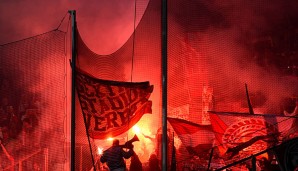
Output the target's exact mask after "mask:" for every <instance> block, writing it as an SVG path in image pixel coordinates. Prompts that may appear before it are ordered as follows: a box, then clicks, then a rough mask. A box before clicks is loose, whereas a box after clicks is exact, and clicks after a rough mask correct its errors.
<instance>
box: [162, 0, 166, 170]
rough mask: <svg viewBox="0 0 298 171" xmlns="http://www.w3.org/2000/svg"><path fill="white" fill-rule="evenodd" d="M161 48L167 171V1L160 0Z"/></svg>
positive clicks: (163, 141)
mask: <svg viewBox="0 0 298 171" xmlns="http://www.w3.org/2000/svg"><path fill="white" fill-rule="evenodd" d="M161 8H162V9H161V34H162V37H161V46H162V47H161V48H162V52H161V53H162V61H161V62H162V170H163V171H166V170H167V157H168V143H167V142H168V139H167V138H168V136H167V96H168V92H167V81H168V78H167V70H168V61H167V57H168V56H167V55H168V54H167V48H168V44H167V41H168V40H167V36H168V33H167V29H168V25H167V24H168V23H167V0H162V5H161Z"/></svg>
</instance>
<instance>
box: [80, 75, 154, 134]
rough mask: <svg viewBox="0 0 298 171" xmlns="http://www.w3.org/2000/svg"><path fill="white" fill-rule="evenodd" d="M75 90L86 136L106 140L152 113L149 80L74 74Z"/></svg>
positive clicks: (151, 87)
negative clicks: (113, 79) (125, 79)
mask: <svg viewBox="0 0 298 171" xmlns="http://www.w3.org/2000/svg"><path fill="white" fill-rule="evenodd" d="M76 89H77V93H78V97H79V101H80V105H81V108H82V113H83V115H84V118H85V121H86V122H85V124H86V128H87V129H88V133H89V136H90V137H91V138H94V139H106V138H108V137H114V136H117V135H120V134H122V133H124V132H126V131H128V130H129V129H130V128H131V127H132V126H133V125H135V124H136V123H137V122H138V121H139V120H140V119H141V117H142V116H143V114H145V113H151V112H152V110H151V106H152V102H151V101H149V100H148V99H149V97H150V95H151V93H152V91H153V86H152V85H150V84H149V82H137V83H132V82H118V81H108V80H101V79H98V78H94V77H92V76H90V75H88V74H86V73H83V71H80V70H78V71H77V74H76Z"/></svg>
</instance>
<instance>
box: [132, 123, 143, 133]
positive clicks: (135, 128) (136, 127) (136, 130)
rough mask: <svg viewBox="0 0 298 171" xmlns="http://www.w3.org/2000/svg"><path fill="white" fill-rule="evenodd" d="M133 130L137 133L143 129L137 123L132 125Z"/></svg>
mask: <svg viewBox="0 0 298 171" xmlns="http://www.w3.org/2000/svg"><path fill="white" fill-rule="evenodd" d="M132 130H133V132H134V133H135V134H140V132H141V129H140V128H139V127H138V126H137V125H134V126H133V127H132Z"/></svg>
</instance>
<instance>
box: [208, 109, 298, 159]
mask: <svg viewBox="0 0 298 171" xmlns="http://www.w3.org/2000/svg"><path fill="white" fill-rule="evenodd" d="M209 113H210V121H211V125H212V128H213V131H214V134H215V137H216V140H217V141H216V142H218V144H216V145H217V147H218V149H219V150H220V152H221V156H222V157H225V158H226V159H227V160H226V162H227V163H229V162H234V161H236V160H239V159H243V158H246V157H249V156H251V155H253V154H258V153H261V152H262V151H265V150H266V149H268V148H271V147H273V146H275V145H279V144H281V143H282V142H285V141H288V140H290V139H292V138H293V135H294V134H293V131H292V130H293V129H296V125H297V123H296V122H297V118H296V117H289V116H282V115H273V114H272V115H269V114H266V115H259V114H253V115H252V114H248V113H247V114H245V113H223V112H221V113H219V112H209Z"/></svg>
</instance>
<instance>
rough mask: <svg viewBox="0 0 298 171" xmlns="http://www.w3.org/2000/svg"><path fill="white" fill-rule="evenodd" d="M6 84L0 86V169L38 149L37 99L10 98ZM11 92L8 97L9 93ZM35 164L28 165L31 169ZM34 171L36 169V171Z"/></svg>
mask: <svg viewBox="0 0 298 171" xmlns="http://www.w3.org/2000/svg"><path fill="white" fill-rule="evenodd" d="M10 89H11V86H10V85H9V84H8V81H5V80H2V81H1V86H0V142H1V143H0V144H1V148H0V168H6V167H7V166H11V165H12V164H13V162H15V163H16V162H17V161H18V160H19V159H21V158H23V157H24V156H26V155H28V154H30V153H32V152H33V151H34V149H39V148H40V133H39V131H38V129H37V128H38V122H39V116H40V98H38V96H37V95H36V94H34V95H29V93H23V94H22V95H21V96H14V95H13V93H11V92H12V91H9V90H10ZM10 93H11V94H10ZM35 151H36V150H35ZM33 165H35V168H38V167H36V165H37V163H32V166H33ZM37 170H38V169H37Z"/></svg>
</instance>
